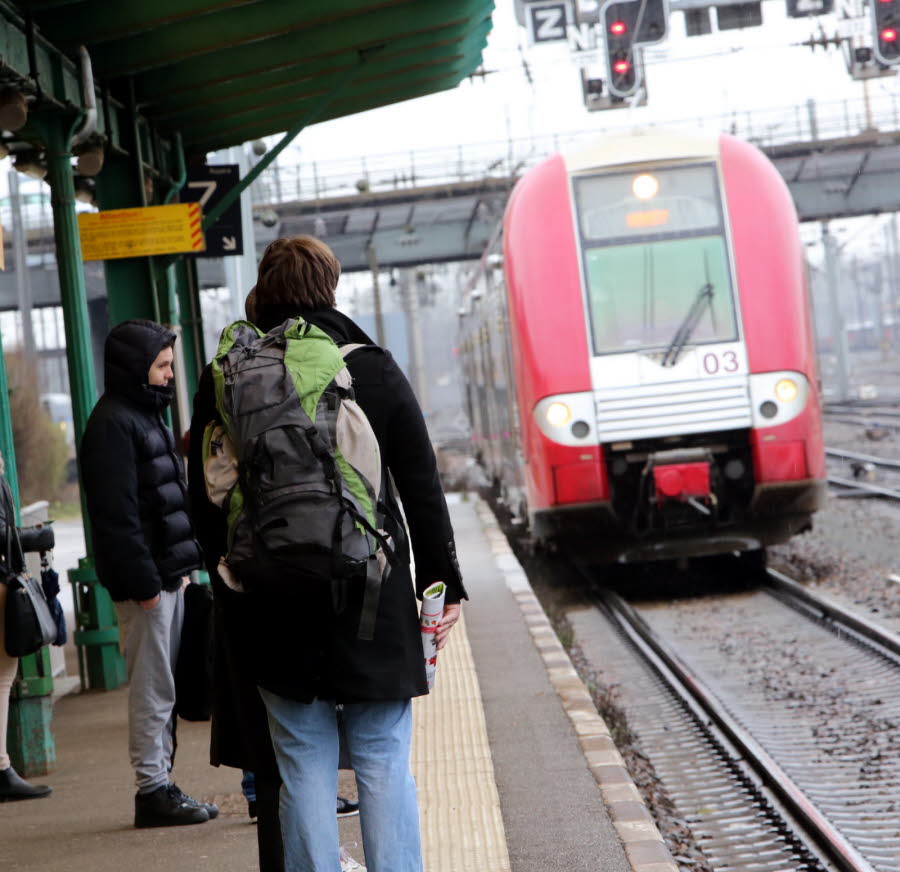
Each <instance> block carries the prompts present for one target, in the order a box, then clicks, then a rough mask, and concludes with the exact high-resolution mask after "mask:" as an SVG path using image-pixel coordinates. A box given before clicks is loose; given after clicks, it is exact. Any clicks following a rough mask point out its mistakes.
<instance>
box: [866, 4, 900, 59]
mask: <svg viewBox="0 0 900 872" xmlns="http://www.w3.org/2000/svg"><path fill="white" fill-rule="evenodd" d="M872 36H873V38H874V45H873V49H874V51H875V57H876V58H878V60H879V61H881V63H883V64H888V65H893V64H897V63H900V0H872Z"/></svg>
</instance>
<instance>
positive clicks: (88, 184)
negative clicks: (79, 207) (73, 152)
mask: <svg viewBox="0 0 900 872" xmlns="http://www.w3.org/2000/svg"><path fill="white" fill-rule="evenodd" d="M96 197H97V183H96V182H95V181H94V180H93V179H89V178H85V177H83V176H75V199H76V200H78V202H79V203H88V204H89V205H91V206H96V205H97V203H96Z"/></svg>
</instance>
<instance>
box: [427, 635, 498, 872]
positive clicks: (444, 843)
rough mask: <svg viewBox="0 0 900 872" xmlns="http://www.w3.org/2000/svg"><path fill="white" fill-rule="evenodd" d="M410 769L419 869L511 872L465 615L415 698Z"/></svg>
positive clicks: (444, 871) (450, 871) (460, 871)
mask: <svg viewBox="0 0 900 872" xmlns="http://www.w3.org/2000/svg"><path fill="white" fill-rule="evenodd" d="M413 718H414V720H413V743H412V757H411V763H412V771H413V774H414V775H415V777H416V784H417V785H418V788H419V813H420V816H421V821H420V822H421V829H422V854H423V858H424V862H425V872H470V870H471V872H503V870H508V869H509V853H508V852H507V849H506V834H505V832H504V829H503V818H502V816H501V814H500V797H499V796H498V795H497V785H496V782H495V780H494V764H493V761H492V759H491V747H490V745H489V744H488V737H487V727H486V725H485V721H484V711H483V710H482V707H481V689H480V687H479V684H478V676H477V674H476V673H475V663H474V661H473V659H472V649H471V647H470V646H469V639H468V636H467V635H466V627H465V619H464V618H461V619H460V621H459V623H458V624H457V625H456V626H455V627H454V628H453V631H452V632H451V634H450V639H449V641H448V643H447V646H446V647H445V648H444V649H443V651H441V652H440V654H439V655H438V662H437V679H436V681H435V687H434V689H433V690H432V692H431V693H430V694H429V695H428V696H423V697H420V698H418V699H416V700H414V701H413Z"/></svg>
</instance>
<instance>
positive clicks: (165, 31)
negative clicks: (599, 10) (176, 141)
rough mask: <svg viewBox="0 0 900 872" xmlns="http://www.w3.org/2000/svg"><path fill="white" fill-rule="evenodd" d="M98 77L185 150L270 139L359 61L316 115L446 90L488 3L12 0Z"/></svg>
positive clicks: (473, 56)
mask: <svg viewBox="0 0 900 872" xmlns="http://www.w3.org/2000/svg"><path fill="white" fill-rule="evenodd" d="M10 5H12V6H15V7H16V8H17V9H18V10H19V12H20V13H22V15H23V16H25V15H26V13H27V14H28V15H30V16H31V19H32V20H33V22H34V23H35V25H36V26H37V27H38V29H39V31H40V33H41V35H42V36H43V37H45V38H46V39H47V40H48V41H49V42H50V43H52V44H53V45H54V46H56V47H58V48H60V49H61V50H63V51H64V52H65V53H66V54H68V55H69V56H70V57H72V58H76V57H77V52H78V47H79V46H81V45H85V46H86V47H87V49H88V51H89V53H90V57H91V62H92V65H93V71H94V76H95V79H96V80H97V82H98V84H99V85H107V86H108V87H109V88H110V91H111V93H112V94H113V96H115V97H117V98H118V99H119V100H121V101H122V102H123V103H125V102H127V100H128V99H129V94H130V88H131V82H133V84H134V95H135V98H136V100H137V104H138V108H139V110H140V112H141V114H142V115H143V116H144V117H145V118H147V119H148V120H149V121H150V122H151V123H152V124H153V125H154V126H155V127H156V129H157V130H159V131H160V132H163V133H165V132H174V131H179V132H180V133H181V134H182V137H183V141H184V144H185V147H186V148H187V149H189V150H191V151H210V150H213V149H218V148H224V147H227V146H229V145H235V144H237V143H240V142H244V141H246V140H248V139H254V138H257V137H261V136H266V135H269V134H274V133H279V132H281V131H283V130H286V129H288V128H290V127H291V126H292V125H293V124H294V123H296V121H297V120H298V119H300V118H302V117H303V115H304V114H305V113H306V112H307V111H309V109H310V108H311V107H312V106H313V105H314V104H315V102H316V101H317V100H319V99H321V97H322V96H323V95H324V94H326V93H327V92H329V91H331V90H333V89H334V88H335V87H336V86H337V85H338V84H339V83H340V82H342V81H343V80H344V79H346V77H347V76H348V74H352V72H351V71H352V70H353V69H354V68H355V67H357V65H359V64H362V66H361V67H360V68H359V70H358V72H357V74H356V75H355V77H354V79H353V81H352V83H350V84H349V85H348V86H347V87H346V88H345V89H344V90H343V91H341V93H340V96H339V97H338V98H337V99H336V100H335V101H334V102H332V103H330V104H329V105H328V106H327V107H326V108H325V110H324V111H323V113H322V114H321V116H320V117H318V118H317V119H316V120H317V121H320V120H325V119H328V118H336V117H340V116H343V115H349V114H352V113H354V112H361V111H364V110H367V109H373V108H375V107H378V106H383V105H386V104H389V103H396V102H399V101H401V100H407V99H410V98H412V97H420V96H423V95H426V94H431V93H434V92H436V91H441V90H445V89H448V88H453V87H455V86H456V85H457V84H459V82H460V81H461V80H462V79H463V78H465V77H466V76H468V75H470V74H471V73H473V72H474V71H475V70H476V68H477V67H478V65H479V64H480V62H481V52H482V49H483V48H484V45H485V43H486V41H487V34H488V32H489V30H490V27H491V21H490V16H491V12H492V10H493V6H494V3H493V0H119V2H109V0H18V2H15V3H13V4H10Z"/></svg>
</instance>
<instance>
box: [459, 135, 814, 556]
mask: <svg viewBox="0 0 900 872" xmlns="http://www.w3.org/2000/svg"><path fill="white" fill-rule="evenodd" d="M460 323H461V334H460V342H459V351H460V358H461V361H462V365H463V368H464V372H465V376H466V391H467V397H466V399H467V405H468V410H469V414H470V419H471V423H472V432H473V440H474V443H475V449H476V453H477V455H478V457H479V459H480V460H481V462H482V463H483V465H484V466H485V468H486V469H487V471H488V474H489V475H490V477H491V478H492V480H493V483H494V484H495V485H496V486H497V487H498V488H499V490H500V493H501V495H502V497H503V499H504V500H505V501H506V502H507V503H508V505H509V506H510V508H511V509H512V511H513V512H514V513H515V514H517V515H519V516H520V517H521V518H522V519H525V518H527V520H528V523H529V524H530V527H531V531H532V535H533V536H534V537H535V538H536V539H537V540H538V541H542V542H545V543H553V544H555V545H557V546H558V547H560V548H564V549H565V550H566V551H567V552H568V553H572V554H574V555H576V556H578V557H579V558H581V559H585V560H592V561H596V562H612V561H632V560H648V559H659V558H669V557H683V556H693V555H701V554H713V553H719V552H726V551H755V550H758V549H762V548H764V547H765V546H766V545H769V544H774V543H776V542H782V541H785V540H786V539H787V538H789V537H790V536H791V535H793V534H794V533H797V532H799V531H801V530H803V529H806V528H808V527H809V525H810V518H811V516H812V514H813V513H814V512H815V511H816V509H817V508H819V506H820V505H821V504H822V501H823V500H824V497H825V490H826V480H825V462H824V452H823V444H822V428H821V415H820V402H819V392H818V385H817V376H816V368H815V356H814V337H813V332H812V328H811V319H810V312H809V304H808V294H807V288H806V280H805V270H804V260H803V248H802V244H801V241H800V237H799V232H798V224H797V215H796V211H795V209H794V205H793V203H792V201H791V197H790V194H789V192H788V189H787V186H786V185H785V183H784V181H783V180H782V178H781V176H780V175H779V174H778V172H777V170H776V169H775V168H774V167H773V166H772V164H771V163H770V162H769V161H768V160H767V159H766V157H765V156H764V155H763V154H762V153H761V152H760V151H758V150H757V149H756V148H754V147H753V146H751V145H748V144H747V143H744V142H741V141H739V140H737V139H735V138H733V137H731V136H727V135H722V136H715V137H711V136H692V135H682V134H676V133H671V132H660V131H655V130H648V131H638V132H635V133H632V134H628V135H611V136H605V137H602V138H598V139H597V140H596V141H594V142H593V143H592V144H590V145H588V146H586V147H583V148H581V149H580V150H577V151H573V152H571V153H567V154H558V155H555V156H553V157H551V158H549V159H547V160H545V161H544V162H543V163H541V164H539V165H538V166H536V167H535V168H534V169H532V170H531V171H529V172H528V173H527V174H526V175H525V176H524V177H523V178H522V179H521V180H520V181H519V183H518V184H517V185H516V187H515V189H514V191H513V193H512V196H511V198H510V201H509V204H508V206H507V210H506V214H505V217H504V220H503V224H502V227H501V228H499V229H498V232H497V235H496V237H495V239H494V241H493V242H492V243H491V245H490V247H489V248H488V250H487V252H486V253H485V255H484V257H483V258H482V260H481V262H480V265H479V268H478V270H477V274H476V275H475V276H474V277H473V278H472V280H471V281H470V282H469V283H468V285H467V287H466V289H465V293H464V299H463V305H462V308H461V309H460Z"/></svg>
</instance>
